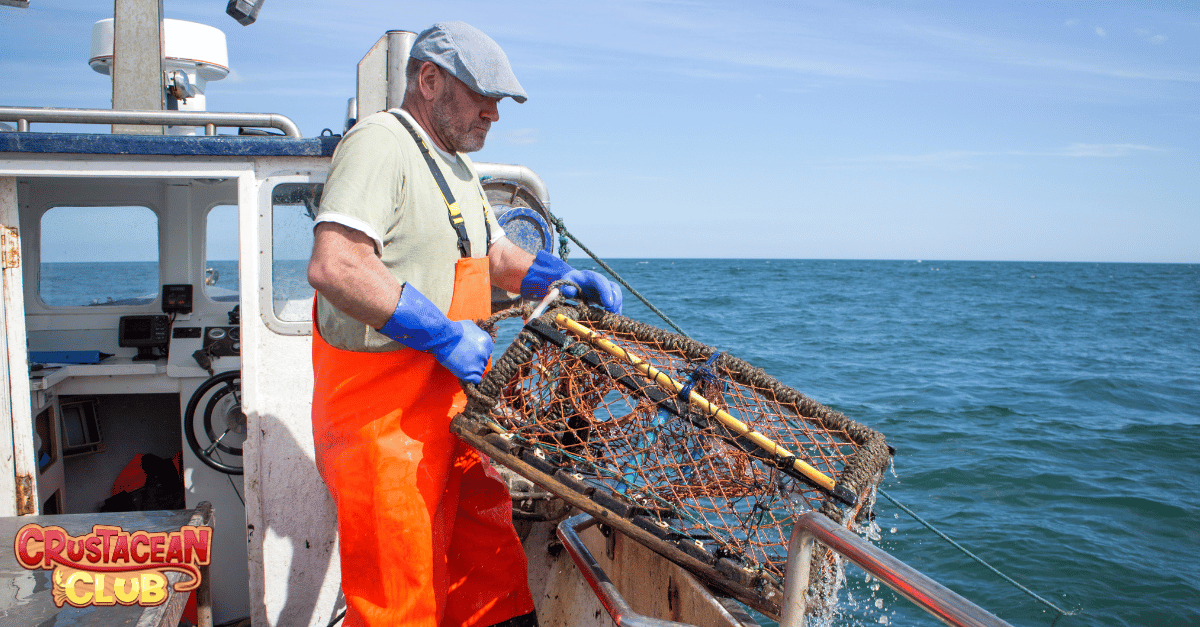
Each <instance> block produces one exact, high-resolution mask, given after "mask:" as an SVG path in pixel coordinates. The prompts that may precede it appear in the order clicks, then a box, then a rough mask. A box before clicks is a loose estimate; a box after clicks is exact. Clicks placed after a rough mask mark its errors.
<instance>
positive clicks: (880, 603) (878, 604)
mask: <svg viewBox="0 0 1200 627" xmlns="http://www.w3.org/2000/svg"><path fill="white" fill-rule="evenodd" d="M875 607H877V608H879V609H883V599H875Z"/></svg>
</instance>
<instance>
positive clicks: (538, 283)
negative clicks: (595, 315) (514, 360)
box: [521, 250, 621, 314]
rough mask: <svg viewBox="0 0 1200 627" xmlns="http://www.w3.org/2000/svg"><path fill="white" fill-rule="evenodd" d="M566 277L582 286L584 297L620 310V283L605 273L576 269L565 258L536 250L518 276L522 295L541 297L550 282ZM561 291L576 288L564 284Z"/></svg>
mask: <svg viewBox="0 0 1200 627" xmlns="http://www.w3.org/2000/svg"><path fill="white" fill-rule="evenodd" d="M559 279H565V280H567V281H570V282H572V283H574V284H576V285H578V286H579V289H580V290H583V299H584V300H587V301H591V302H593V303H599V304H600V306H601V307H603V308H605V309H607V310H609V311H611V312H613V313H616V314H619V313H621V286H619V285H617V284H616V283H613V282H612V281H609V280H608V279H606V278H604V275H602V274H600V273H599V272H592V271H591V270H576V269H575V268H572V267H571V266H570V265H569V264H567V262H565V261H563V260H562V259H559V258H558V257H555V256H554V255H551V254H550V253H548V252H546V251H544V250H539V251H538V254H537V257H534V258H533V265H532V266H530V267H529V272H527V273H526V274H525V278H524V279H522V280H521V297H522V298H527V299H529V300H542V299H543V298H545V297H546V293H547V292H549V291H550V284H551V283H553V282H555V281H557V280H559ZM560 290H561V291H562V295H563V296H566V297H569V298H570V297H574V296H575V295H576V290H575V288H573V287H571V286H569V285H564V286H562V288H560Z"/></svg>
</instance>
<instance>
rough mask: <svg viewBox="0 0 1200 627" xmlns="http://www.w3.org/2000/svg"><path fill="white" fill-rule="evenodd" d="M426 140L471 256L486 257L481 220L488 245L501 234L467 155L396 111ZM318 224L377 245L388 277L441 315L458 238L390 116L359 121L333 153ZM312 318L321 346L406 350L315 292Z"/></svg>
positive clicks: (422, 165) (419, 159) (423, 167)
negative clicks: (458, 216)
mask: <svg viewBox="0 0 1200 627" xmlns="http://www.w3.org/2000/svg"><path fill="white" fill-rule="evenodd" d="M395 111H398V112H399V113H400V115H403V116H405V117H406V118H407V119H408V121H409V122H410V123H412V125H413V128H415V129H417V132H418V133H421V134H422V135H423V136H424V137H425V142H426V144H427V145H428V146H429V148H430V154H431V155H432V156H433V161H434V163H435V164H437V166H438V168H439V169H440V170H441V171H442V176H444V177H445V179H446V183H447V185H448V186H449V187H450V191H451V192H452V193H453V194H454V200H455V201H456V202H457V203H458V207H459V210H460V211H461V212H462V216H463V219H464V221H465V224H466V227H467V235H468V237H469V239H470V241H471V255H472V256H474V257H484V256H486V255H487V248H488V247H487V243H486V242H487V239H486V235H485V229H484V219H485V215H486V219H487V220H489V221H490V223H491V235H492V241H495V240H496V238H498V237H501V236H502V235H503V234H504V231H503V230H502V229H501V228H500V225H499V224H498V223H497V222H496V220H495V217H494V216H493V215H492V212H491V209H490V208H489V207H487V206H486V200H484V198H485V196H484V195H483V187H482V186H481V185H480V183H479V176H478V174H476V172H475V166H474V164H472V163H471V160H470V159H469V158H468V157H467V156H466V155H464V154H462V153H458V154H454V155H452V154H449V153H446V152H444V151H442V150H440V149H439V148H438V147H437V146H436V145H435V144H434V143H433V142H432V141H430V139H429V136H428V134H426V133H425V131H424V129H422V128H421V126H420V125H419V124H417V123H416V121H415V120H413V119H412V116H410V115H408V112H407V111H403V110H400V109H396V110H395ZM316 222H317V223H321V222H337V223H338V224H342V225H344V226H347V227H349V228H352V229H355V230H357V231H361V232H363V233H365V234H366V235H368V236H369V237H370V238H371V239H372V240H374V241H375V253H376V254H377V255H379V258H380V260H381V261H383V265H384V266H386V267H387V269H388V271H390V272H391V273H392V276H394V277H395V278H396V280H397V281H399V282H400V283H402V284H407V285H411V286H413V287H415V288H417V290H419V291H420V292H421V293H422V294H424V295H425V297H426V298H428V299H429V300H431V301H433V304H435V305H437V307H438V308H439V309H441V310H442V312H443V313H445V312H447V311H448V310H449V309H450V299H451V297H452V296H453V293H454V264H455V262H457V261H458V259H459V257H460V256H461V255H460V253H459V249H458V237H457V235H456V234H455V231H454V228H453V227H452V226H451V225H450V218H449V213H448V211H447V209H446V202H445V200H443V199H442V193H441V191H440V190H439V189H438V185H437V181H436V180H434V178H433V174H432V173H431V172H430V171H429V166H428V164H427V163H426V161H425V158H424V157H423V156H422V155H421V150H420V148H418V147H417V143H416V142H415V141H413V138H412V135H411V134H409V132H408V130H406V129H405V128H404V126H402V125H401V124H400V122H399V121H398V120H396V118H395V116H393V115H392V114H391V113H389V112H380V113H376V114H374V115H371V116H369V117H367V118H366V119H363V120H361V121H360V122H359V123H358V124H356V125H355V126H354V128H353V129H351V130H350V132H349V133H347V134H346V136H345V137H344V138H342V141H341V142H340V143H339V144H338V147H337V149H336V150H335V151H334V153H333V164H332V167H331V169H330V171H329V178H328V180H327V181H326V183H325V190H324V192H323V193H322V195H321V208H320V210H319V211H318V212H317V219H316ZM317 320H318V322H319V323H320V325H321V326H320V329H321V336H322V337H324V338H325V341H326V342H329V343H330V344H331V345H333V346H335V347H337V348H341V349H344V350H352V351H371V352H376V351H391V350H399V349H401V348H403V346H402V345H401V344H399V343H397V342H395V341H393V340H391V339H389V338H387V337H385V336H383V335H381V334H379V333H378V332H376V331H375V329H372V328H370V327H369V326H367V325H365V324H363V323H361V322H358V321H357V320H355V319H353V318H351V317H350V316H347V315H346V314H344V313H342V312H341V311H339V310H338V309H337V308H336V307H334V306H333V305H331V304H330V303H329V301H327V300H325V298H324V297H322V296H321V295H320V294H318V295H317Z"/></svg>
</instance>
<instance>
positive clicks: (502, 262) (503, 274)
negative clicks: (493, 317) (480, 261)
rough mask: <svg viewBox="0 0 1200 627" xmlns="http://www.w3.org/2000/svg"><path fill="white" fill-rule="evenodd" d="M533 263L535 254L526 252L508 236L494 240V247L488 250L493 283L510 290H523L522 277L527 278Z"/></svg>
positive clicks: (517, 292) (516, 291) (514, 291)
mask: <svg viewBox="0 0 1200 627" xmlns="http://www.w3.org/2000/svg"><path fill="white" fill-rule="evenodd" d="M532 264H533V255H531V254H529V253H527V252H525V251H524V250H523V249H521V247H520V246H517V245H516V244H514V243H512V241H510V240H509V239H508V238H507V237H501V238H500V239H498V240H496V241H495V242H492V248H491V250H490V251H488V268H489V270H490V272H491V275H492V285H494V286H496V287H498V288H500V289H503V290H507V291H509V292H513V293H516V294H519V293H520V292H521V279H524V278H525V273H527V272H529V266H530V265H532Z"/></svg>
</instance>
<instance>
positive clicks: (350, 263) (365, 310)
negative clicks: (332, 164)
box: [308, 222, 524, 329]
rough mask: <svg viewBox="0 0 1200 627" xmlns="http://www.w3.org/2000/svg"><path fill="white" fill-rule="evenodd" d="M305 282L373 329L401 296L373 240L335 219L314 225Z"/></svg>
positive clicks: (396, 282) (399, 288)
mask: <svg viewBox="0 0 1200 627" xmlns="http://www.w3.org/2000/svg"><path fill="white" fill-rule="evenodd" d="M514 248H515V246H514ZM518 250H520V249H518ZM522 252H524V251H522ZM308 283H309V285H312V286H313V287H314V288H316V290H317V291H318V292H320V293H321V295H322V296H324V297H325V298H326V299H328V300H329V302H330V303H331V304H333V306H334V307H337V308H338V309H339V310H341V311H342V312H344V313H345V314H346V315H348V316H350V317H351V318H354V319H355V320H358V321H359V322H361V323H363V324H366V325H368V326H370V327H371V328H372V329H378V328H380V327H382V326H383V325H384V324H385V323H387V321H388V319H389V318H390V317H391V315H392V312H393V311H395V309H396V302H397V301H399V300H400V290H401V285H400V282H399V281H397V280H396V279H395V278H394V277H393V276H392V275H391V273H389V272H388V270H387V268H386V267H385V266H384V265H383V262H382V261H380V260H379V257H377V256H376V255H375V242H374V241H372V240H371V238H370V237H368V236H367V234H366V233H363V232H362V231H358V230H355V229H352V228H349V227H345V226H342V225H340V224H337V223H335V222H321V223H320V224H318V225H317V227H316V232H315V234H314V238H313V253H312V259H310V260H309V262H308Z"/></svg>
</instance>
